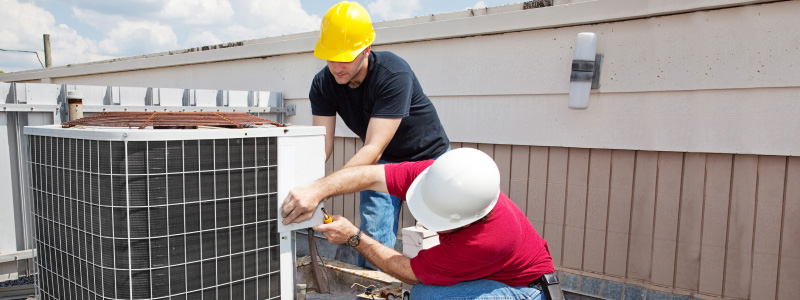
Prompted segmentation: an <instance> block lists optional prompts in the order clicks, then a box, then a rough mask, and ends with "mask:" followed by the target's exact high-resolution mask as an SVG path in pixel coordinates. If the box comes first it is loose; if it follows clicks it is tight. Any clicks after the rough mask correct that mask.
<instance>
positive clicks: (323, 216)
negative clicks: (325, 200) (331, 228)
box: [322, 207, 333, 224]
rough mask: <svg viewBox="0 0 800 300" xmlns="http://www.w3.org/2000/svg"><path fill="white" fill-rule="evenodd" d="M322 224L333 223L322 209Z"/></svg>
mask: <svg viewBox="0 0 800 300" xmlns="http://www.w3.org/2000/svg"><path fill="white" fill-rule="evenodd" d="M322 222H323V223H325V224H328V223H330V222H333V218H331V216H330V215H329V214H328V212H327V211H325V208H324V207H323V208H322Z"/></svg>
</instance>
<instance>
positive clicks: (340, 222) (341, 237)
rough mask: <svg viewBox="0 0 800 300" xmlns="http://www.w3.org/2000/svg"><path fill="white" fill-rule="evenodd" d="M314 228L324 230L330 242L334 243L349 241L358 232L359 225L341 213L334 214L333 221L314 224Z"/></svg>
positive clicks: (323, 232)
mask: <svg viewBox="0 0 800 300" xmlns="http://www.w3.org/2000/svg"><path fill="white" fill-rule="evenodd" d="M313 229H314V230H316V231H319V232H322V234H324V235H325V237H326V238H328V242H331V243H334V244H344V243H347V240H348V239H350V237H351V236H354V235H355V234H356V233H358V227H356V226H355V225H353V223H350V221H348V220H347V219H346V218H345V217H342V216H340V215H335V216H333V222H331V223H328V224H322V225H317V226H314V228H313Z"/></svg>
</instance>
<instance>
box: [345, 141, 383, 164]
mask: <svg viewBox="0 0 800 300" xmlns="http://www.w3.org/2000/svg"><path fill="white" fill-rule="evenodd" d="M381 154H383V149H381V148H380V147H378V146H376V145H364V147H362V148H361V150H358V152H356V154H355V155H353V157H352V158H351V159H350V160H349V161H347V163H346V164H345V165H344V167H342V168H343V169H345V168H349V167H355V166H365V165H372V164H375V163H377V162H378V160H380V158H381Z"/></svg>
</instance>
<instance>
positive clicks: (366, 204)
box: [358, 147, 450, 269]
mask: <svg viewBox="0 0 800 300" xmlns="http://www.w3.org/2000/svg"><path fill="white" fill-rule="evenodd" d="M447 151H450V147H447ZM437 158H439V157H438V156H437V157H434V158H433V159H437ZM378 163H379V164H388V163H392V162H390V161H385V160H383V159H381V160H378ZM359 195H360V200H359V204H358V213H359V215H360V216H361V226H360V228H361V231H362V232H363V233H365V234H366V235H368V236H369V237H371V238H373V239H375V240H376V241H378V242H380V243H381V244H383V245H385V246H386V247H389V248H392V249H394V243H395V242H397V226H398V223H399V221H400V210H402V208H403V202H402V200H400V198H397V197H395V196H392V195H389V194H386V193H379V192H376V191H370V190H366V191H361V192H360V193H359ZM358 266H359V267H362V268H369V269H377V268H375V266H373V265H372V264H370V263H369V262H367V260H366V259H364V256H362V255H359V256H358Z"/></svg>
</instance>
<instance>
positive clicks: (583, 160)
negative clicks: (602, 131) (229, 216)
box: [326, 138, 800, 299]
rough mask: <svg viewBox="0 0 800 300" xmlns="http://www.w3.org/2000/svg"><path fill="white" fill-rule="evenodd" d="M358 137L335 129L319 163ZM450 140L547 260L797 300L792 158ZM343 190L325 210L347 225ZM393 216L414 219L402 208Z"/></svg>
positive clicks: (587, 271)
mask: <svg viewBox="0 0 800 300" xmlns="http://www.w3.org/2000/svg"><path fill="white" fill-rule="evenodd" d="M361 146H362V144H361V141H360V140H358V139H352V138H336V139H335V142H334V153H333V155H332V158H331V160H329V161H328V163H327V164H326V170H327V171H328V172H331V171H332V170H333V169H335V168H340V167H341V166H342V165H343V164H344V163H346V162H347V160H348V159H349V158H350V157H352V156H353V154H354V153H355V151H357V149H360V148H361ZM451 147H452V148H453V149H456V148H460V147H471V148H477V149H479V150H482V151H484V152H486V153H487V154H489V155H490V156H492V157H493V158H494V159H495V161H496V162H497V165H498V168H499V169H500V173H501V186H502V189H503V191H504V192H505V193H506V194H507V195H508V196H509V197H510V198H511V199H512V200H513V201H514V203H516V204H517V205H518V206H519V207H520V209H521V210H522V211H523V212H525V213H526V215H527V216H528V219H529V220H530V222H531V223H532V224H533V225H534V227H535V228H536V230H537V231H538V232H539V233H540V234H541V235H542V236H543V237H545V238H546V239H547V241H548V244H549V245H550V251H551V254H552V256H553V260H554V262H555V264H556V267H557V268H558V269H561V270H566V271H568V272H577V273H581V274H584V275H591V276H597V277H599V278H604V279H607V280H616V281H620V282H628V283H631V282H633V283H637V284H642V285H645V286H648V287H651V288H655V289H660V290H664V291H672V292H676V293H682V294H693V295H695V296H696V297H698V298H714V297H723V298H727V299H800V158H798V157H783V156H754V155H730V154H706V153H679V152H654V151H631V150H608V149H579V148H560V147H537V146H519V145H493V144H475V143H457V142H454V143H451ZM355 197H357V196H355ZM355 197H354V196H353V195H349V196H340V197H335V199H334V200H332V202H333V203H335V204H334V205H333V206H332V207H334V211H335V213H337V214H342V213H344V215H345V217H347V218H349V219H351V220H353V221H354V222H358V221H357V220H358V201H357V198H355ZM328 205H329V207H331V202H329V203H328ZM401 220H402V221H401V224H400V227H401V228H402V227H406V226H412V225H414V219H413V217H412V216H411V215H410V213H409V212H408V209H407V208H404V209H403V212H402V215H401Z"/></svg>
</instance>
